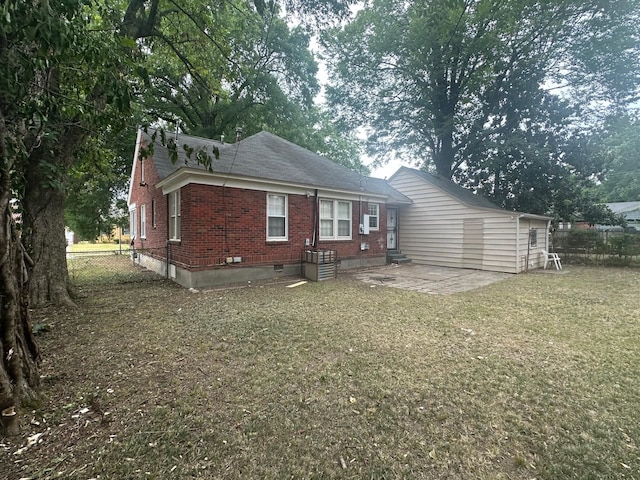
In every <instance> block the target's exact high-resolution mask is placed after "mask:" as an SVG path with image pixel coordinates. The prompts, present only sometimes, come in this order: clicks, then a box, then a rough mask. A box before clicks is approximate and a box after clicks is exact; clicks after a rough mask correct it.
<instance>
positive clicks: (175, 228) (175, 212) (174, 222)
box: [169, 190, 180, 240]
mask: <svg viewBox="0 0 640 480" xmlns="http://www.w3.org/2000/svg"><path fill="white" fill-rule="evenodd" d="M169 240H180V190H176V191H175V192H171V193H170V194H169Z"/></svg>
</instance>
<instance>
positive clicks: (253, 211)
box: [128, 131, 411, 287]
mask: <svg viewBox="0 0 640 480" xmlns="http://www.w3.org/2000/svg"><path fill="white" fill-rule="evenodd" d="M151 141H152V140H151V136H150V134H147V133H144V132H142V131H140V132H139V133H138V139H137V146H136V153H135V155H134V161H133V168H132V175H131V181H130V186H129V198H128V203H129V212H130V233H131V238H132V244H133V246H134V247H135V248H136V249H137V250H138V251H137V252H135V258H136V259H137V261H139V262H140V263H141V264H143V265H144V266H146V267H147V268H150V269H152V270H154V271H157V272H158V273H161V274H164V275H167V276H168V277H169V278H172V279H173V280H175V281H176V282H177V283H179V284H181V285H183V286H186V287H204V286H213V285H217V284H223V283H230V282H239V281H249V280H254V279H264V278H270V277H273V276H277V275H283V274H285V275H287V274H298V275H299V274H301V273H302V263H303V259H304V258H305V257H306V255H305V252H306V251H310V250H321V251H322V250H329V251H334V252H336V253H337V259H338V261H339V262H340V266H341V268H351V267H360V266H369V265H382V264H385V263H386V258H387V248H388V241H387V238H388V237H393V238H395V237H394V233H388V232H387V229H388V226H387V218H388V215H389V212H397V209H398V208H399V207H401V206H404V205H408V204H410V203H411V201H410V200H409V199H408V198H406V197H405V196H404V195H402V194H400V193H399V192H397V191H396V190H394V189H393V188H392V187H391V186H390V185H389V184H388V183H387V182H385V181H384V180H380V179H375V178H370V177H364V176H361V175H359V174H358V173H357V172H354V171H352V170H350V169H348V168H346V167H344V166H342V165H339V164H337V163H335V162H333V161H331V160H328V159H326V158H323V157H322V156H320V155H317V154H315V153H313V152H310V151H308V150H306V149H304V148H302V147H300V146H298V145H295V144H293V143H291V142H288V141H286V140H284V139H282V138H280V137H277V136H276V135H273V134H271V133H267V132H261V133H258V134H255V135H252V136H250V137H248V138H246V139H243V140H241V141H238V142H236V143H233V144H226V143H221V142H216V141H213V140H207V139H202V138H197V137H192V136H187V135H179V136H178V137H177V143H178V152H179V158H178V160H177V162H176V163H175V164H174V163H172V162H171V161H170V158H169V152H168V150H167V148H166V147H164V146H162V145H161V144H159V142H158V141H156V144H155V145H154V152H153V155H152V156H151V157H149V158H143V159H140V158H139V152H140V148H141V146H148V145H149V144H150V142H151ZM184 146H188V147H190V148H194V149H196V150H198V149H204V150H206V151H208V152H209V153H211V152H212V148H213V147H214V146H215V147H217V148H218V149H219V152H220V155H219V158H217V159H216V158H215V157H214V158H213V161H212V164H211V170H207V169H206V168H204V167H203V166H201V165H198V164H197V163H196V162H195V161H193V160H188V159H187V158H186V156H185V153H184V148H183V147H184ZM394 215H395V216H394V218H397V214H394ZM391 228H392V229H393V228H395V227H391ZM392 232H393V230H392ZM394 241H395V240H394Z"/></svg>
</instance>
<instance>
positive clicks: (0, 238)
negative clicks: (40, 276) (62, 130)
mask: <svg viewBox="0 0 640 480" xmlns="http://www.w3.org/2000/svg"><path fill="white" fill-rule="evenodd" d="M7 140H8V134H7V131H6V129H5V123H4V117H3V116H2V115H0V162H1V163H0V436H4V435H15V434H17V433H19V423H18V415H17V408H18V406H19V405H20V402H21V401H22V400H24V399H25V398H31V397H34V396H35V388H36V387H37V386H38V383H39V380H40V376H39V373H38V363H39V358H40V357H39V352H38V346H37V344H36V342H35V339H34V337H33V332H32V330H31V325H30V322H29V303H28V295H27V286H28V282H27V278H28V277H27V262H28V261H29V257H28V256H27V255H26V252H25V251H24V248H23V247H22V243H21V242H20V233H19V230H18V228H17V225H16V221H15V218H14V213H13V209H12V207H11V202H10V201H11V171H12V169H13V167H14V159H13V158H12V157H11V154H10V153H9V151H8V150H9V149H8V148H7Z"/></svg>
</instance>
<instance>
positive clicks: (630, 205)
mask: <svg viewBox="0 0 640 480" xmlns="http://www.w3.org/2000/svg"><path fill="white" fill-rule="evenodd" d="M605 205H606V206H607V207H609V210H611V211H612V212H613V213H616V214H625V213H630V212H633V211H635V210H640V202H613V203H605Z"/></svg>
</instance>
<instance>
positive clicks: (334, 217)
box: [318, 198, 353, 240]
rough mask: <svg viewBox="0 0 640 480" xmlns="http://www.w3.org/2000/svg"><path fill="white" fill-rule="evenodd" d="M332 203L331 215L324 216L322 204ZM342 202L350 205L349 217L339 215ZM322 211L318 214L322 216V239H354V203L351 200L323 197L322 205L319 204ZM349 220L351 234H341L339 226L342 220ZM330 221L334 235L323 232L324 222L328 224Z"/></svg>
mask: <svg viewBox="0 0 640 480" xmlns="http://www.w3.org/2000/svg"><path fill="white" fill-rule="evenodd" d="M328 204H331V217H328V216H325V217H323V216H322V215H323V210H326V209H323V208H322V205H328ZM340 204H346V205H348V206H349V209H348V211H349V218H340V217H339V216H338V214H339V211H340V208H339V206H340ZM319 208H320V211H319V212H318V215H319V217H320V240H351V239H352V232H353V204H352V202H351V201H350V200H337V199H331V198H321V199H320V205H319ZM347 220H348V221H349V235H348V236H346V235H342V236H341V235H339V233H338V232H339V231H340V230H339V226H340V222H344V221H347ZM328 221H331V222H332V223H331V231H332V235H323V234H322V224H323V222H324V223H325V224H327V222H328Z"/></svg>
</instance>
